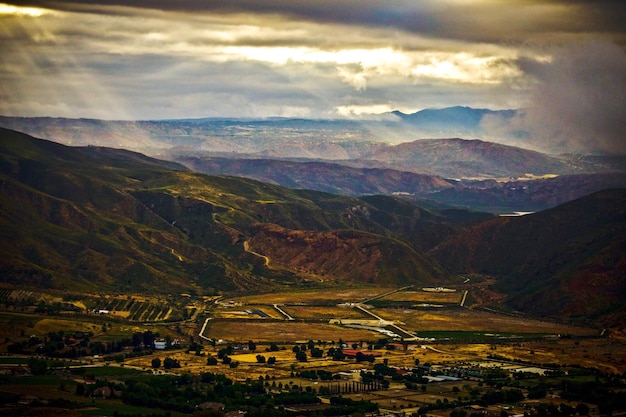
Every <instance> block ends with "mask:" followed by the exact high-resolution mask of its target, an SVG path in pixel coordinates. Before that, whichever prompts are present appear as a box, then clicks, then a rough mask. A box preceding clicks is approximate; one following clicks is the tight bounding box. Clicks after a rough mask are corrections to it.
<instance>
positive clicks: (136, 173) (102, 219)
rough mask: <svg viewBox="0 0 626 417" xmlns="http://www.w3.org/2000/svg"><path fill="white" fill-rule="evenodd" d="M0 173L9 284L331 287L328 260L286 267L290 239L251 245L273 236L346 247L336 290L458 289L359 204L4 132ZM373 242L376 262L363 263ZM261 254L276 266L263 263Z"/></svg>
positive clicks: (0, 263)
mask: <svg viewBox="0 0 626 417" xmlns="http://www.w3.org/2000/svg"><path fill="white" fill-rule="evenodd" d="M0 162H1V166H2V171H1V172H0V175H1V177H0V190H1V193H0V227H2V230H3V236H2V239H1V240H0V250H1V251H2V253H3V254H4V256H3V257H2V259H0V271H1V272H2V281H3V282H5V283H10V284H13V285H22V286H31V287H38V288H46V287H50V288H65V289H72V290H86V291H94V290H97V291H112V290H113V291H130V290H133V291H157V292H162V293H167V292H169V291H172V288H177V291H178V290H181V291H182V290H186V291H195V292H198V293H207V292H209V293H210V292H213V291H217V290H226V291H228V290H238V289H248V290H249V289H263V288H265V289H268V288H274V287H276V286H279V285H283V284H284V285H290V284H293V283H298V282H303V281H304V280H306V281H308V282H313V283H316V282H317V283H321V282H322V281H326V280H327V279H328V277H327V276H326V274H325V273H322V272H321V271H325V270H327V266H325V265H322V264H323V263H325V262H327V261H324V260H323V259H322V257H316V259H314V260H313V261H312V263H310V264H307V265H306V269H307V270H308V272H306V273H304V272H303V265H302V264H301V263H300V262H299V261H295V260H290V259H287V258H283V257H281V256H279V255H280V254H284V253H287V252H288V251H289V250H290V248H291V243H290V242H289V241H288V240H287V239H275V240H274V241H273V242H271V244H268V243H267V242H265V243H263V245H260V244H258V245H257V243H256V242H259V241H260V238H259V239H257V240H256V241H255V240H254V239H253V238H254V237H255V235H257V234H259V233H260V231H261V230H270V229H272V228H274V229H276V230H278V229H277V228H280V230H282V232H283V233H285V235H294V234H298V233H305V234H306V236H307V239H306V246H307V248H308V249H306V250H307V251H314V249H311V248H315V247H317V245H319V242H324V241H325V240H326V239H327V237H328V235H329V233H330V234H334V236H336V239H337V242H338V244H339V246H341V247H343V248H345V250H343V252H341V253H342V259H344V260H346V261H349V262H350V265H351V266H352V267H353V268H352V269H353V270H358V271H360V272H359V274H354V273H353V270H345V269H342V268H338V267H337V268H334V269H332V275H333V282H334V283H335V284H337V283H339V284H341V283H349V282H384V283H391V282H393V283H397V284H409V283H413V284H429V285H431V284H433V283H440V284H444V283H449V282H451V281H450V280H454V279H455V277H454V276H453V275H452V274H449V273H447V272H446V271H445V270H443V269H442V268H440V267H439V266H438V265H437V264H436V262H432V261H430V260H428V259H426V258H424V257H423V256H422V255H420V254H419V253H417V252H415V251H414V250H412V249H410V248H409V247H408V246H406V244H404V243H402V242H399V241H397V233H396V232H394V231H392V230H391V229H389V228H388V227H387V226H386V225H385V224H383V223H379V222H376V221H374V220H372V219H371V218H370V217H369V216H366V215H365V214H363V213H359V212H355V211H354V210H353V208H355V207H359V208H360V210H361V211H363V212H380V211H381V209H379V208H376V207H374V206H372V205H371V204H368V203H367V202H365V201H363V200H360V199H356V198H348V197H339V196H334V195H330V194H324V193H316V192H311V191H295V190H289V189H286V188H282V187H278V186H273V185H270V184H265V183H260V182H257V181H253V180H248V179H242V178H234V177H215V176H213V177H212V176H207V175H203V174H197V173H193V172H190V171H188V170H186V169H185V168H184V167H182V166H180V165H177V164H173V163H171V162H163V161H159V160H155V159H151V158H147V157H145V156H143V155H140V154H136V153H133V152H128V151H120V150H114V149H106V148H98V147H84V148H72V147H67V146H63V145H59V144H56V143H53V142H48V141H44V140H39V139H34V138H32V137H29V136H27V135H24V134H20V133H17V132H14V131H9V130H0ZM378 217H380V218H388V219H393V218H397V216H396V215H394V214H393V213H389V215H388V216H382V215H379V216H378ZM339 230H352V231H351V232H350V233H348V234H345V233H343V232H339ZM303 231H306V232H303ZM372 241H374V242H376V245H377V246H378V252H377V253H373V252H371V253H365V254H364V253H363V251H362V249H363V248H364V247H365V246H367V245H368V244H370V243H371V242H372ZM246 242H248V243H246ZM249 242H252V245H250V243H249ZM368 242H370V243H368ZM346 244H347V245H348V246H347V247H346V246H345V245H346ZM247 245H250V247H251V248H252V249H250V247H248V246H247ZM398 248H400V249H398ZM261 250H263V251H267V252H268V253H269V254H270V255H267V256H273V257H274V259H273V260H272V261H271V262H269V263H268V262H266V261H265V259H266V258H264V257H263V256H266V255H265V254H262V253H261V254H260V253H259V252H260V251H261ZM259 254H260V255H263V256H259ZM397 263H402V264H405V265H412V266H414V267H415V268H419V270H420V271H423V273H421V274H420V275H419V276H418V275H415V274H414V273H413V272H412V270H408V269H406V268H405V269H403V268H398V267H397Z"/></svg>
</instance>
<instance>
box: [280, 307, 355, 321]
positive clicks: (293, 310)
mask: <svg viewBox="0 0 626 417" xmlns="http://www.w3.org/2000/svg"><path fill="white" fill-rule="evenodd" d="M281 308H282V309H283V310H285V311H286V312H287V313H288V314H289V315H290V316H292V317H293V318H295V319H324V320H330V319H363V318H367V316H364V315H363V313H362V312H361V311H359V310H356V309H353V308H349V307H318V306H294V305H288V306H282V307H281Z"/></svg>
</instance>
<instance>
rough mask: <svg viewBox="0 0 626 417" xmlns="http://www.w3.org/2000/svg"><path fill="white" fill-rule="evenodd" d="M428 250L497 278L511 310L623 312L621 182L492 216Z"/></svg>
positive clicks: (625, 226) (624, 195) (459, 267)
mask: <svg viewBox="0 0 626 417" xmlns="http://www.w3.org/2000/svg"><path fill="white" fill-rule="evenodd" d="M428 254H429V255H431V256H432V257H434V258H435V259H437V260H438V261H439V262H440V263H442V264H443V265H445V266H447V267H449V268H451V269H452V270H454V271H456V272H465V273H471V272H474V273H481V274H487V275H491V276H494V277H496V278H497V283H496V285H495V288H496V289H497V290H499V291H502V292H505V293H507V294H508V295H509V299H508V301H507V303H508V304H509V305H511V306H512V307H514V308H516V309H519V310H522V311H525V312H529V313H532V314H535V315H548V316H560V317H578V316H586V317H587V318H589V317H593V316H596V317H599V316H604V317H605V319H606V320H608V321H614V320H617V319H618V318H619V319H623V318H624V313H625V312H626V309H625V307H626V305H625V300H626V278H625V275H624V272H625V271H626V189H613V190H605V191H601V192H598V193H595V194H592V195H590V196H587V197H584V198H581V199H578V200H575V201H572V202H569V203H566V204H563V205H561V206H558V207H556V208H553V209H550V210H546V211H543V212H539V213H535V214H532V215H527V216H522V217H501V218H496V219H493V220H490V221H487V222H484V223H481V224H480V225H477V226H474V227H472V228H469V229H467V230H465V231H463V232H462V233H461V234H459V235H457V236H455V237H453V238H451V239H449V240H447V241H446V242H444V243H442V244H440V245H438V246H437V247H435V248H434V249H432V250H431V251H429V252H428ZM612 315H614V316H612ZM611 317H613V318H611ZM613 324H615V323H613Z"/></svg>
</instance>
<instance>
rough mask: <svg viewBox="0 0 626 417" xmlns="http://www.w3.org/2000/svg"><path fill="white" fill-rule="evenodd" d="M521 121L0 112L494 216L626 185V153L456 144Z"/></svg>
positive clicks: (336, 187)
mask: <svg viewBox="0 0 626 417" xmlns="http://www.w3.org/2000/svg"><path fill="white" fill-rule="evenodd" d="M515 114H516V112H515V111H514V110H502V111H493V110H489V109H472V108H468V107H460V106H457V107H451V108H446V109H426V110H422V111H420V112H417V113H414V114H404V113H400V112H393V113H389V114H388V115H386V116H387V117H384V118H382V119H383V120H378V121H360V120H359V121H357V120H307V119H281V118H274V119H263V120H249V119H183V120H161V121H104V120H90V119H58V118H15V117H0V126H4V127H7V128H11V129H14V130H18V131H23V132H25V133H28V134H32V135H34V136H36V137H42V138H46V139H51V140H54V141H56V142H59V143H63V144H66V145H72V146H77V145H78V146H88V145H94V146H102V147H113V148H123V149H129V150H134V151H137V152H141V153H144V154H146V155H150V156H152V157H157V158H159V159H166V160H171V161H175V162H179V163H181V164H183V165H185V166H187V167H188V168H190V169H192V170H195V171H200V172H204V173H207V174H220V175H221V174H225V175H235V176H243V177H247V178H252V179H257V180H259V181H263V182H267V183H272V184H276V185H282V186H285V187H289V188H298V189H312V190H317V191H323V192H330V193H336V194H342V195H346V196H361V195H375V194H384V195H402V196H404V197H405V198H408V199H411V200H413V201H421V202H422V203H423V204H425V200H428V201H429V202H430V203H431V204H433V205H434V206H436V207H443V206H454V207H459V208H466V209H473V210H480V211H490V212H492V213H508V212H516V211H519V212H529V211H538V210H544V209H546V208H550V207H554V206H555V205H558V204H561V203H564V202H566V201H571V200H572V199H575V198H579V197H582V196H584V195H587V194H589V193H592V192H595V191H600V190H602V189H606V188H613V187H624V186H626V175H623V173H624V172H625V171H626V156H624V155H572V154H561V155H550V154H545V153H541V152H537V151H533V150H529V149H523V148H520V147H515V146H510V145H505V144H501V143H493V142H488V141H484V140H479V139H460V138H459V137H468V136H467V135H470V136H469V137H472V136H471V135H479V134H480V133H481V132H480V126H481V120H482V118H483V117H485V116H486V115H488V116H490V117H499V118H503V119H506V118H511V117H514V116H515ZM426 134H428V135H430V136H424V135H426ZM455 135H457V136H455ZM458 135H460V136H458ZM424 137H430V138H431V139H424Z"/></svg>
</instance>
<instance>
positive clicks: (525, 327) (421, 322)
mask: <svg viewBox="0 0 626 417" xmlns="http://www.w3.org/2000/svg"><path fill="white" fill-rule="evenodd" d="M375 312H376V314H378V315H379V316H381V317H383V318H385V319H387V320H395V321H398V322H401V323H403V327H406V328H407V329H411V330H413V331H416V332H419V331H435V330H437V331H472V332H477V331H483V332H498V333H499V332H509V333H510V332H516V333H517V334H520V335H523V334H537V333H544V334H570V335H576V336H592V335H597V334H598V333H599V332H598V330H596V329H589V328H583V327H576V326H570V325H564V324H559V323H553V322H548V321H540V320H533V319H528V318H523V317H514V316H508V315H503V314H496V313H491V312H487V311H482V310H470V309H462V308H453V309H436V310H427V311H422V310H411V309H385V308H380V309H376V310H375Z"/></svg>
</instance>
